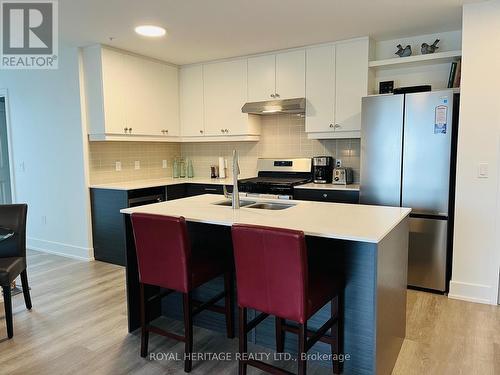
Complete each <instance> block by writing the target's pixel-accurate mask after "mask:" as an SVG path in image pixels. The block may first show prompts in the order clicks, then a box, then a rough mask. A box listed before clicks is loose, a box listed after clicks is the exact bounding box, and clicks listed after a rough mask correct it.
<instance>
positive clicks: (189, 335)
mask: <svg viewBox="0 0 500 375" xmlns="http://www.w3.org/2000/svg"><path fill="white" fill-rule="evenodd" d="M132 227H133V230H134V237H135V247H136V252H137V263H138V266H139V281H140V293H141V356H142V357H146V355H147V351H148V338H149V332H153V333H156V334H160V335H163V336H166V337H170V338H173V339H175V340H178V341H182V342H184V343H185V353H186V354H187V356H186V359H185V361H184V371H186V372H190V371H191V367H192V360H191V357H192V356H191V355H189V354H191V353H192V352H193V316H194V315H196V314H198V313H199V312H201V311H203V310H205V309H209V310H212V311H215V312H218V313H222V314H225V315H226V329H227V336H228V337H229V338H233V337H234V325H233V312H234V307H233V305H234V304H233V298H232V294H233V271H232V266H231V262H230V261H229V259H228V258H229V257H227V256H224V255H221V254H214V253H207V252H206V251H205V252H201V251H196V250H197V249H191V244H190V240H189V237H188V231H187V225H186V221H185V220H184V218H183V217H169V216H158V215H150V214H141V213H134V214H132ZM209 250H213V249H209ZM221 275H223V276H224V291H223V292H221V293H219V294H217V295H216V296H215V297H213V298H212V299H210V300H209V301H207V302H200V301H195V300H193V298H192V295H191V293H192V291H193V290H194V289H195V288H197V287H199V286H200V285H202V284H204V283H206V282H207V281H210V280H212V279H214V278H216V277H218V276H221ZM145 284H146V285H154V286H158V287H161V288H163V289H164V290H165V291H164V292H163V293H161V294H159V295H158V296H155V297H151V298H149V299H148V301H151V300H152V299H156V298H161V297H162V296H164V295H166V294H168V293H170V292H180V293H182V296H183V304H184V306H183V307H184V336H180V335H177V334H175V333H172V332H167V331H164V330H162V329H160V328H158V327H155V326H153V325H151V324H150V322H149V321H147V316H148V311H147V307H148V301H146V299H145V298H146V296H145V292H144V289H145V288H144V285H145ZM222 298H224V299H225V303H224V307H221V306H217V305H215V303H216V302H217V301H219V300H221V299H222ZM194 306H196V308H193V307H194Z"/></svg>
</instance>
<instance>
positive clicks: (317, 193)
mask: <svg viewBox="0 0 500 375" xmlns="http://www.w3.org/2000/svg"><path fill="white" fill-rule="evenodd" d="M293 198H294V199H298V200H303V201H317V202H332V203H353V204H357V203H359V191H356V190H329V189H325V190H319V189H295V190H294V192H293Z"/></svg>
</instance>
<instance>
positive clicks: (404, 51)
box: [396, 44, 411, 57]
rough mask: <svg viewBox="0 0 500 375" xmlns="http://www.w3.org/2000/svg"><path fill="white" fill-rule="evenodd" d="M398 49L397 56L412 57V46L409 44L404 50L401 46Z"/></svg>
mask: <svg viewBox="0 0 500 375" xmlns="http://www.w3.org/2000/svg"><path fill="white" fill-rule="evenodd" d="M396 47H398V51H397V52H396V55H398V56H399V57H408V56H411V46H410V45H409V44H408V45H407V46H406V47H405V48H403V46H402V45H401V44H398V45H397V46H396Z"/></svg>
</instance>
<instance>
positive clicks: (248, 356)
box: [149, 352, 351, 362]
mask: <svg viewBox="0 0 500 375" xmlns="http://www.w3.org/2000/svg"><path fill="white" fill-rule="evenodd" d="M149 359H150V360H152V361H184V360H186V359H191V360H194V361H241V360H243V361H248V360H256V361H296V360H297V359H298V358H297V356H296V355H292V354H290V353H265V352H264V353H232V352H220V353H211V352H207V353H197V352H193V353H168V352H156V353H150V354H149ZM301 359H303V360H307V361H339V362H345V361H349V360H350V359H351V356H350V354H348V353H345V354H328V353H302V358H301Z"/></svg>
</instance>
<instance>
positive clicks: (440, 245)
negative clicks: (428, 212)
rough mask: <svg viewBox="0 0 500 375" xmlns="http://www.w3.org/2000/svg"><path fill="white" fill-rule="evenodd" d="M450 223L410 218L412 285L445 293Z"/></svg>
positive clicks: (409, 267)
mask: <svg viewBox="0 0 500 375" xmlns="http://www.w3.org/2000/svg"><path fill="white" fill-rule="evenodd" d="M447 233H448V220H440V219H421V218H415V217H410V241H409V249H408V285H411V286H416V287H420V288H427V289H434V290H439V291H443V292H444V291H445V289H446V250H447V242H448V241H447Z"/></svg>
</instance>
